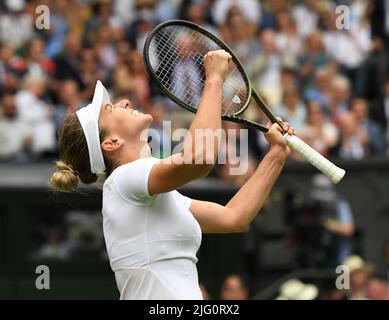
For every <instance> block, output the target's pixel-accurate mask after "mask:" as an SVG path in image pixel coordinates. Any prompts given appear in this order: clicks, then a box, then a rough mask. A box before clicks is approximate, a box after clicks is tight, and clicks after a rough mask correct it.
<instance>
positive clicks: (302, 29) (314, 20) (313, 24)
mask: <svg viewBox="0 0 389 320" xmlns="http://www.w3.org/2000/svg"><path fill="white" fill-rule="evenodd" d="M318 7H319V3H318V1H316V0H304V1H300V2H299V3H297V4H296V6H295V7H294V8H293V9H292V16H293V18H294V20H295V21H296V23H297V31H298V33H299V35H300V36H301V37H302V38H303V39H305V38H306V37H308V36H309V34H311V32H312V30H316V28H317V27H318V24H319V15H318V11H319V8H318Z"/></svg>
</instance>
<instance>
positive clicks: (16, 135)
mask: <svg viewBox="0 0 389 320" xmlns="http://www.w3.org/2000/svg"><path fill="white" fill-rule="evenodd" d="M342 4H343V5H347V8H349V10H348V12H346V13H349V15H348V16H347V15H346V16H345V17H342V16H341V15H340V14H341V13H340V14H339V12H338V11H337V10H336V8H337V6H338V5H342ZM386 4H387V2H385V1H382V0H377V1H366V0H343V1H340V0H338V1H334V0H324V1H315V0H304V1H286V0H267V1H266V0H265V1H258V0H236V1H232V0H214V1H212V0H161V1H156V0H112V1H110V0H69V1H66V0H51V1H49V0H40V1H33V0H31V1H27V0H2V1H0V93H1V94H0V161H22V162H23V161H35V160H38V161H41V160H52V159H54V158H55V157H57V156H58V155H57V145H56V138H57V137H56V135H57V130H58V128H59V127H60V125H61V122H62V121H63V118H64V115H65V114H66V113H67V112H69V111H76V110H77V109H78V108H80V107H82V106H84V105H85V104H87V103H88V101H90V99H91V97H92V94H93V89H94V86H95V83H96V80H97V79H100V80H102V81H103V83H104V84H105V85H106V86H107V87H108V89H109V91H110V94H111V96H112V100H113V101H117V100H119V99H121V98H129V99H130V101H131V102H132V103H133V104H134V105H135V106H136V107H137V108H139V109H141V110H143V111H144V112H148V113H150V114H152V115H153V116H154V119H155V121H154V127H155V128H156V129H157V130H160V131H161V128H162V122H163V120H168V119H173V120H174V122H175V123H176V124H179V123H183V122H180V121H179V120H175V119H181V118H184V117H185V115H184V113H183V112H182V111H180V110H179V108H177V107H175V106H174V105H173V104H172V103H170V102H168V101H167V99H166V98H164V97H163V96H162V95H161V94H160V92H159V91H158V89H157V88H156V87H155V85H153V84H152V82H151V81H150V79H149V78H148V76H147V74H146V72H145V69H144V66H143V57H142V49H143V44H144V41H145V38H146V36H147V35H148V33H149V32H150V31H151V30H152V29H153V28H154V27H155V26H156V25H157V24H158V23H160V22H162V21H165V20H168V19H174V18H182V19H186V20H190V21H193V22H195V23H197V24H199V25H201V26H204V27H206V28H207V29H209V30H211V31H212V32H214V33H216V34H217V35H219V36H220V37H221V38H222V39H223V40H224V41H225V42H226V43H227V44H228V45H229V46H230V47H231V48H232V49H233V50H234V52H236V54H237V55H238V57H239V58H240V59H241V61H242V62H243V64H244V65H245V66H246V69H247V71H248V73H249V77H250V78H251V79H252V82H253V84H254V85H255V86H256V88H257V89H258V91H259V92H260V94H261V95H262V97H263V99H264V100H265V101H266V102H267V103H268V105H269V106H270V107H271V108H272V109H273V110H274V112H275V113H276V114H278V115H279V116H281V117H283V118H284V119H285V120H287V121H289V122H290V123H291V124H292V125H293V126H294V127H295V129H296V131H297V132H298V134H299V135H300V136H301V137H302V138H303V139H305V140H306V141H307V142H308V143H309V144H311V145H312V146H313V147H315V148H316V149H317V150H318V151H320V152H321V153H322V154H324V155H326V156H334V157H340V158H343V159H363V158H366V157H371V156H385V155H387V154H388V137H389V129H388V126H387V123H388V120H389V77H388V72H387V71H388V59H387V57H388V54H387V53H388V41H387V40H388V32H389V21H388V17H389V15H388V12H389V8H387V7H386ZM38 5H46V6H48V8H49V9H50V16H49V21H47V22H48V24H49V28H48V29H45V28H43V29H41V28H37V27H36V21H37V20H36V19H37V17H38V14H37V13H36V11H35V10H36V7H37V6H38ZM343 18H344V19H343ZM342 22H343V26H344V27H345V28H342ZM339 23H340V24H339ZM254 117H255V116H254ZM225 126H226V128H229V129H230V128H232V129H239V128H240V127H239V126H238V125H235V124H232V123H225ZM248 141H249V144H248V145H249V147H248V148H249V152H250V153H251V154H252V155H253V159H255V158H260V157H261V155H262V154H263V152H264V150H265V149H266V143H265V141H264V138H263V135H261V134H260V133H258V132H251V131H249V134H248ZM163 152H164V151H161V152H160V150H159V151H158V153H159V154H157V156H158V155H159V156H163ZM297 160H298V159H297ZM249 168H250V166H249ZM225 172H226V170H225V168H224V167H221V168H218V170H217V174H218V175H219V176H221V177H222V178H225V179H229V178H228V177H227V174H226V173H225ZM248 174H250V170H249V173H248ZM231 179H233V180H234V179H235V180H236V179H238V180H239V179H240V178H239V177H233V178H231ZM235 180H234V181H233V182H238V183H239V181H235Z"/></svg>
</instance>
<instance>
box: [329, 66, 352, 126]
mask: <svg viewBox="0 0 389 320" xmlns="http://www.w3.org/2000/svg"><path fill="white" fill-rule="evenodd" d="M330 81H331V84H330V90H329V91H328V92H327V93H328V102H329V110H330V116H331V121H333V122H334V123H335V124H336V125H337V126H338V127H340V125H341V122H342V117H343V116H344V115H345V114H346V112H347V111H348V109H349V104H350V99H351V86H350V81H349V80H348V79H347V78H346V77H345V76H343V75H341V74H335V75H333V77H332V78H331V80H330Z"/></svg>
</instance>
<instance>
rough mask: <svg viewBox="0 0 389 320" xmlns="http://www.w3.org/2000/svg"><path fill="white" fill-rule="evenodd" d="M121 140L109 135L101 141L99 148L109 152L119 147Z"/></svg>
mask: <svg viewBox="0 0 389 320" xmlns="http://www.w3.org/2000/svg"><path fill="white" fill-rule="evenodd" d="M122 145H123V140H122V139H120V138H119V137H116V136H109V137H107V138H105V139H104V140H103V142H101V149H102V150H103V151H105V152H107V153H111V152H113V151H116V150H118V149H120V148H121V146H122Z"/></svg>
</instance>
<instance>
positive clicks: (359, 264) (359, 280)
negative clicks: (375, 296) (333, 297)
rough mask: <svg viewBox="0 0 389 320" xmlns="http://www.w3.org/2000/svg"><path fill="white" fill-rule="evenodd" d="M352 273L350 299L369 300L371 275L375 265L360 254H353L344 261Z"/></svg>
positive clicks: (348, 297) (348, 294)
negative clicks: (368, 291) (368, 290)
mask: <svg viewBox="0 0 389 320" xmlns="http://www.w3.org/2000/svg"><path fill="white" fill-rule="evenodd" d="M343 265H344V266H346V267H347V270H348V272H349V274H350V289H349V291H348V292H347V299H348V300H367V299H368V296H367V289H368V283H369V278H370V276H371V275H372V274H373V273H374V266H373V265H372V264H371V263H368V262H366V261H365V260H363V259H362V258H361V257H360V256H357V255H352V256H350V257H348V258H347V259H345V260H344V261H343Z"/></svg>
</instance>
